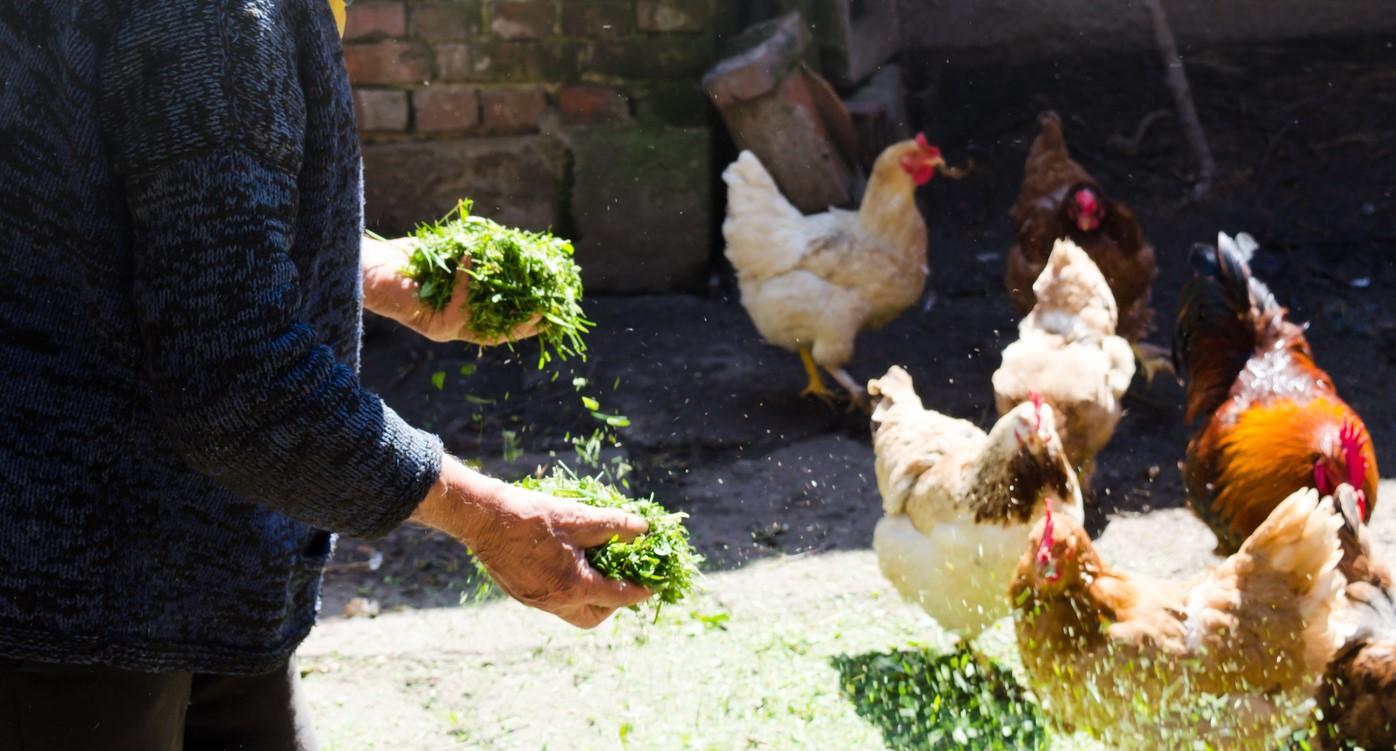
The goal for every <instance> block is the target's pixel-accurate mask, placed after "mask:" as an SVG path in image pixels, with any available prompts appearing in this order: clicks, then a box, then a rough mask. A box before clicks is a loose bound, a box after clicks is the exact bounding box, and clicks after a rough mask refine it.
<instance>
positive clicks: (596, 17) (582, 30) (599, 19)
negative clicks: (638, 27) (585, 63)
mask: <svg viewBox="0 0 1396 751" xmlns="http://www.w3.org/2000/svg"><path fill="white" fill-rule="evenodd" d="M634 31H635V3H634V2H631V1H630V0H565V4H564V5H563V6H562V33H563V34H566V35H567V36H571V37H586V38H589V39H616V38H620V37H625V36H629V35H631V34H632V33H634Z"/></svg>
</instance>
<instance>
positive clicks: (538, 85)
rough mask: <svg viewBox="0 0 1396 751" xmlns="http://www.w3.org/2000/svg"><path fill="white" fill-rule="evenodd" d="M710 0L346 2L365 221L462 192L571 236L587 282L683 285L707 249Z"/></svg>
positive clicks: (404, 221)
mask: <svg viewBox="0 0 1396 751" xmlns="http://www.w3.org/2000/svg"><path fill="white" fill-rule="evenodd" d="M724 5H728V4H727V3H722V2H720V0H455V1H454V2H425V1H423V0H409V1H407V2H404V1H403V0H391V1H385V0H358V1H357V2H355V3H354V4H353V5H352V6H351V7H350V9H349V17H348V23H347V27H346V29H345V47H344V59H345V64H346V66H347V67H348V70H349V76H350V80H351V81H352V82H353V84H354V104H355V110H356V114H357V116H358V122H359V129H360V132H361V135H362V138H363V142H364V179H365V186H364V193H365V196H364V197H365V201H366V220H367V222H368V224H369V226H370V227H372V228H374V229H376V230H378V231H380V232H383V233H401V232H404V231H406V230H408V229H410V228H411V227H412V226H413V225H414V224H415V223H416V222H418V221H420V220H423V219H428V218H434V217H438V216H440V215H442V214H444V213H445V212H446V211H448V210H449V209H450V208H451V207H452V206H453V205H454V204H455V202H456V200H457V199H458V198H462V197H470V198H472V199H474V200H475V205H476V210H477V211H478V212H479V213H481V214H484V215H487V216H491V217H493V218H496V219H498V220H499V221H502V222H505V223H509V224H514V225H519V226H523V227H526V228H530V229H547V228H551V229H553V230H555V231H558V232H560V233H563V234H566V235H568V236H570V237H572V238H573V239H574V240H575V241H576V243H577V247H578V258H579V260H580V261H581V263H582V265H583V268H584V270H585V274H586V276H587V282H588V286H589V288H590V289H592V290H593V291H615V292H638V291H655V290H694V289H699V288H701V287H702V286H703V285H704V283H705V282H706V277H707V264H708V258H709V254H710V250H711V247H712V239H713V238H712V231H711V228H712V224H713V221H712V206H713V199H712V165H711V163H710V162H711V160H710V150H711V148H712V147H711V142H712V129H711V128H712V118H713V114H712V112H711V108H710V106H709V104H708V102H707V99H706V97H705V96H704V94H703V92H702V88H701V85H700V83H699V81H700V78H701V76H702V74H703V72H704V71H705V70H706V69H707V68H708V67H709V66H710V65H711V64H712V62H713V60H714V55H715V48H716V43H717V37H718V29H719V28H720V27H721V23H722V21H721V19H720V18H719V16H721V15H723V14H724V13H727V12H729V11H725V10H721V9H720V7H721V6H724Z"/></svg>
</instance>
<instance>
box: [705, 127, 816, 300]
mask: <svg viewBox="0 0 1396 751" xmlns="http://www.w3.org/2000/svg"><path fill="white" fill-rule="evenodd" d="M722 180H723V182H725V183H727V219H726V221H724V222H723V223H722V235H723V238H724V239H725V240H726V241H727V251H726V252H727V259H728V260H729V261H731V262H732V266H733V267H734V268H735V269H736V270H737V272H738V273H739V274H750V275H753V276H755V277H757V278H765V277H768V276H772V275H775V274H779V273H781V272H784V271H787V270H789V269H790V268H791V267H793V266H794V264H795V263H796V262H798V261H799V259H800V256H801V255H802V254H803V252H804V251H803V247H804V242H803V238H802V236H801V234H800V231H801V226H800V225H801V223H802V222H803V220H804V215H803V214H801V213H800V210H799V209H797V208H795V207H794V206H793V205H791V203H790V201H788V200H786V198H785V196H784V195H782V194H781V192H780V188H779V187H778V186H777V185H776V181H775V178H773V177H771V173H770V172H768V171H766V167H765V166H764V165H763V164H761V160H760V159H758V158H756V155H755V154H753V153H751V152H750V151H743V152H742V153H741V154H740V155H738V156H737V160H736V161H735V162H732V164H730V165H728V167H727V169H726V170H723V172H722Z"/></svg>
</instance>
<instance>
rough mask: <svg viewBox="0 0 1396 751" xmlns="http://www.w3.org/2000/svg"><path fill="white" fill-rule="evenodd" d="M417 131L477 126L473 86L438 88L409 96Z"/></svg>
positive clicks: (478, 110)
mask: <svg viewBox="0 0 1396 751" xmlns="http://www.w3.org/2000/svg"><path fill="white" fill-rule="evenodd" d="M412 109H413V110H414V112H415V113H416V115H417V130H418V131H421V132H423V133H430V132H432V131H439V130H465V129H468V128H473V127H475V126H476V125H478V124H479V123H480V100H479V97H478V96H477V93H476V90H475V87H474V86H455V85H451V84H437V85H435V86H428V87H427V88H425V89H419V90H418V91H415V92H413V93H412Z"/></svg>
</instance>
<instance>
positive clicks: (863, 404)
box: [828, 368, 868, 412]
mask: <svg viewBox="0 0 1396 751" xmlns="http://www.w3.org/2000/svg"><path fill="white" fill-rule="evenodd" d="M828 370H829V375H831V376H833V377H834V380H835V381H838V382H839V385H840V386H842V387H843V390H844V391H847V392H848V399H849V405H848V409H849V411H850V412H851V411H853V410H854V409H861V410H863V411H864V412H867V411H868V392H867V391H865V390H864V389H863V387H862V386H860V385H858V382H857V381H855V380H853V376H851V375H849V374H848V371H846V370H844V369H843V368H829V369H828Z"/></svg>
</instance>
